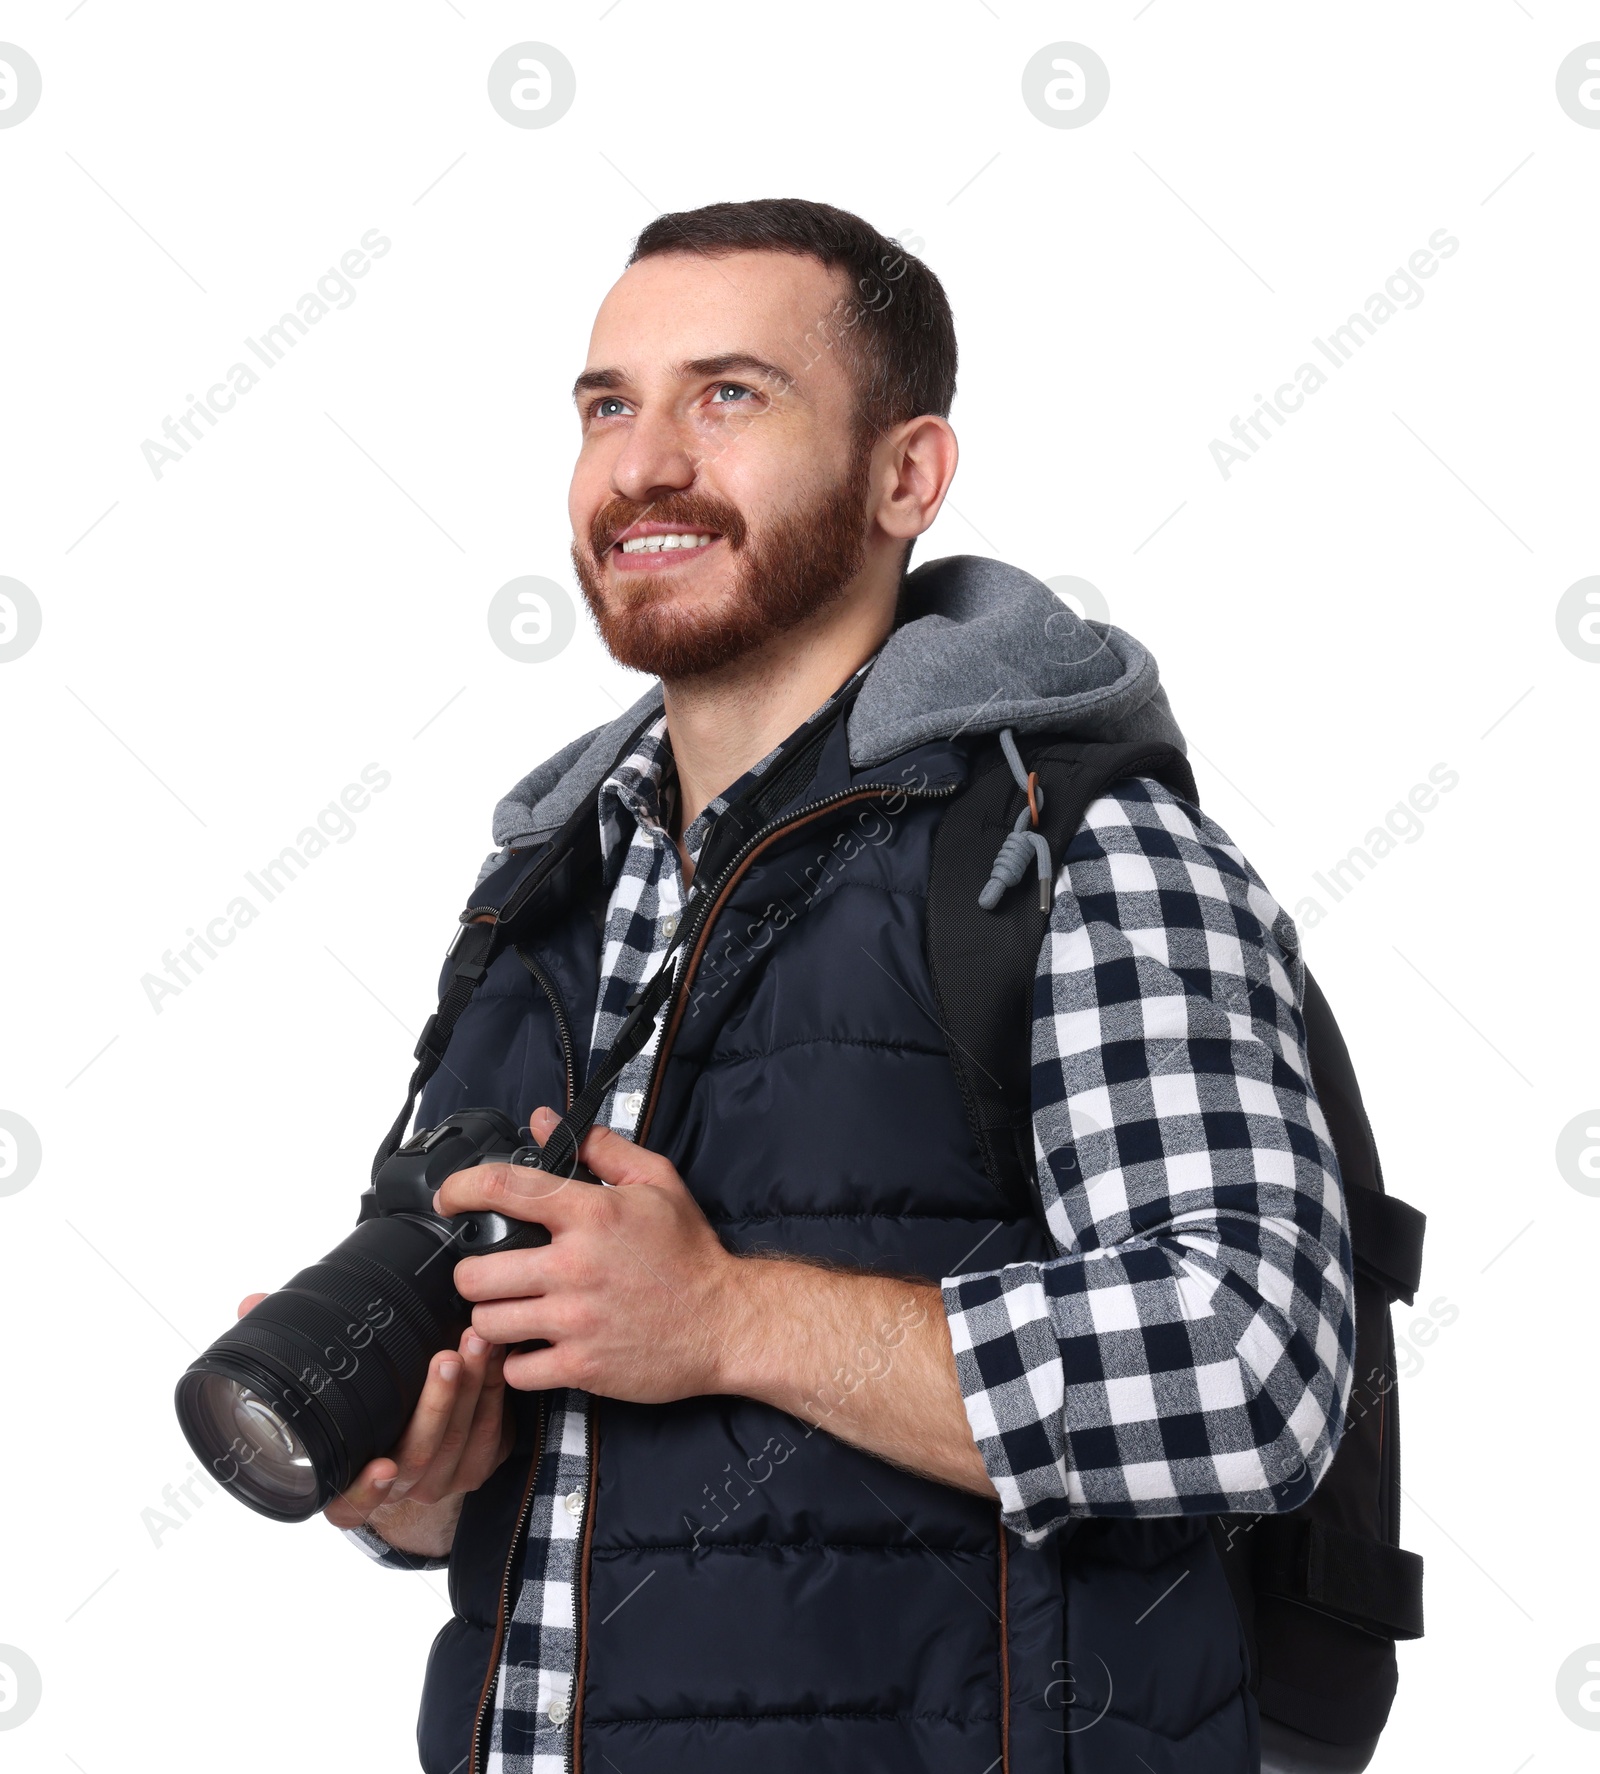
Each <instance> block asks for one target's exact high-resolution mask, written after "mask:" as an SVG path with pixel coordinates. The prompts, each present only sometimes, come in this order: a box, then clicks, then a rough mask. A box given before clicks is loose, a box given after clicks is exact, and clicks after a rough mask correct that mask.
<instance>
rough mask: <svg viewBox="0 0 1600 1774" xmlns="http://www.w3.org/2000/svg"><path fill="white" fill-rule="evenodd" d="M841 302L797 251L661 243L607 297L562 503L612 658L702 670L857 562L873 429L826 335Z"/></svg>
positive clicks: (800, 611) (803, 606) (807, 609)
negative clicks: (684, 248) (667, 250)
mask: <svg viewBox="0 0 1600 1774" xmlns="http://www.w3.org/2000/svg"><path fill="white" fill-rule="evenodd" d="M845 294H846V284H845V280H844V278H843V277H842V275H840V274H839V273H837V272H833V271H829V270H828V269H826V268H825V267H824V266H822V265H821V264H819V263H817V261H816V260H814V259H810V258H805V257H803V256H801V255H798V254H793V253H769V252H748V253H733V254H730V255H728V256H727V257H725V258H718V259H710V258H705V257H702V256H699V255H694V254H676V253H673V254H666V255H663V256H661V257H656V258H650V259H644V260H641V261H640V262H639V263H638V264H636V265H632V266H630V267H629V269H628V270H627V271H626V272H625V273H624V274H623V276H622V278H621V279H620V280H619V281H618V282H617V284H616V285H615V287H614V288H613V289H612V290H611V292H610V294H609V295H608V296H607V297H606V299H605V301H604V303H603V304H602V305H601V308H600V313H599V315H598V316H597V318H596V320H595V326H594V333H593V336H592V338H591V340H590V344H589V359H588V366H587V368H586V369H585V371H584V373H583V374H582V375H581V376H580V377H579V379H578V386H577V389H576V391H575V393H576V399H577V404H578V415H579V420H580V422H581V424H582V427H583V441H582V445H581V447H580V449H579V452H578V460H577V465H576V467H575V468H574V471H573V476H572V488H571V492H570V494H569V496H568V510H569V512H570V515H571V518H572V534H573V544H572V559H573V566H574V568H575V569H576V572H577V575H578V580H579V583H580V584H581V586H582V587H583V593H584V596H585V598H586V599H587V600H588V603H589V607H590V609H591V611H593V613H594V617H595V621H596V623H597V624H598V626H599V628H600V634H601V638H602V639H603V640H604V641H605V643H606V645H607V647H608V648H609V649H610V651H611V652H612V653H613V654H614V655H615V657H616V658H617V659H618V660H619V661H620V662H621V663H622V664H624V665H628V666H632V667H633V668H634V669H636V670H639V671H647V672H650V673H651V674H652V675H655V676H660V677H664V678H667V679H673V678H683V677H693V676H696V675H698V674H700V673H703V672H707V671H714V670H716V669H717V668H718V667H719V666H723V665H726V664H728V663H730V662H731V661H733V660H735V659H738V658H740V657H741V656H743V655H744V654H746V653H749V652H750V651H752V650H753V649H755V648H757V647H759V646H761V645H762V644H763V643H764V642H765V641H767V640H769V639H770V638H771V637H772V636H773V635H775V634H779V633H782V632H783V631H785V630H787V629H791V628H793V627H795V626H796V625H797V624H799V623H801V622H803V621H805V620H806V618H807V617H809V616H811V615H813V614H814V613H816V612H817V611H819V610H822V609H825V608H826V607H827V606H828V605H829V604H831V603H832V602H834V601H835V600H836V599H837V598H839V597H840V596H841V594H843V593H844V592H845V590H846V589H847V587H848V585H849V582H850V580H851V579H852V578H853V577H854V575H855V574H856V573H857V572H858V571H859V570H860V568H861V565H862V560H863V558H864V550H865V544H866V538H867V529H868V510H867V507H868V496H869V484H868V470H869V466H870V457H871V440H870V439H867V440H862V439H860V438H859V437H858V435H857V433H856V429H855V426H854V412H855V400H856V396H855V388H854V384H853V382H852V380H851V377H850V374H849V370H848V367H847V365H846V364H845V363H844V362H843V361H842V358H841V351H840V347H839V345H838V343H837V340H838V338H839V335H840V330H841V316H842V315H843V314H844V313H845V312H847V310H845V309H844V308H843V306H842V298H843V297H844V296H845ZM829 341H833V343H832V344H831V345H830V343H829Z"/></svg>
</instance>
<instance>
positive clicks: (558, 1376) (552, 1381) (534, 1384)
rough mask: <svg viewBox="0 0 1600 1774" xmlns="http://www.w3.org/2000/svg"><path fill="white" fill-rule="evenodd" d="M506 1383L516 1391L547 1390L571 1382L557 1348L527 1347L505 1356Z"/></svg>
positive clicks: (570, 1376)
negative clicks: (519, 1352) (518, 1353)
mask: <svg viewBox="0 0 1600 1774" xmlns="http://www.w3.org/2000/svg"><path fill="white" fill-rule="evenodd" d="M506 1384H507V1385H508V1386H510V1387H512V1388H513V1389H514V1390H515V1391H517V1392H547V1391H551V1390H554V1389H555V1388H557V1387H561V1386H569V1385H571V1384H572V1375H571V1374H570V1373H569V1372H568V1369H567V1365H566V1361H565V1358H564V1357H563V1356H562V1353H561V1351H560V1350H559V1349H528V1350H524V1351H523V1353H522V1354H520V1355H508V1356H507V1357H506Z"/></svg>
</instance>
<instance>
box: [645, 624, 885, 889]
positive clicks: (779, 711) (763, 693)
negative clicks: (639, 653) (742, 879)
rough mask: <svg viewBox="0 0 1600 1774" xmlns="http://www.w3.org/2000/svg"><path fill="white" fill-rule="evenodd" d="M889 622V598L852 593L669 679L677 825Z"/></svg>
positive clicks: (738, 772)
mask: <svg viewBox="0 0 1600 1774" xmlns="http://www.w3.org/2000/svg"><path fill="white" fill-rule="evenodd" d="M892 621H893V605H892V602H891V603H887V604H886V603H885V602H884V601H883V600H881V599H871V600H869V599H865V598H863V599H856V598H853V597H849V596H847V597H845V598H842V599H840V600H839V602H838V603H837V604H835V605H834V606H832V607H831V608H830V609H828V610H826V611H824V612H822V613H821V614H820V615H819V616H817V617H814V618H812V620H811V621H809V622H806V623H802V624H801V625H800V626H799V627H798V628H794V629H790V630H788V631H787V632H786V633H784V634H780V635H775V636H774V637H773V638H772V640H771V641H769V642H768V643H767V644H766V645H765V646H764V647H760V648H758V649H757V650H756V651H755V652H754V653H750V654H747V655H746V656H745V657H744V658H742V659H737V660H734V661H733V662H732V663H731V664H729V665H727V666H724V667H723V668H722V669H721V670H720V671H717V672H708V673H705V674H703V675H702V676H699V677H694V678H677V679H674V680H672V681H671V682H666V683H663V685H662V690H663V693H664V698H665V705H666V715H667V732H668V734H669V735H670V736H671V739H672V756H673V760H674V762H675V763H676V765H677V772H678V795H679V804H680V809H681V811H680V822H679V826H678V829H679V831H680V832H682V831H684V830H686V829H687V828H688V827H689V825H691V824H692V823H693V821H694V820H695V819H696V818H697V817H698V816H699V815H700V814H701V813H703V812H704V811H705V809H706V807H707V805H708V804H709V803H710V802H711V801H712V800H713V799H714V798H715V797H716V796H717V795H719V794H721V793H722V791H723V790H724V789H725V788H728V787H730V786H731V785H732V784H733V783H735V782H737V781H738V780H739V778H740V777H741V776H743V775H744V773H745V772H746V771H747V770H748V769H749V768H750V766H751V765H752V764H756V763H759V762H760V760H761V759H762V758H764V757H765V756H766V755H767V753H768V752H770V751H771V750H772V749H773V748H774V747H775V746H777V745H779V744H780V743H781V742H782V741H783V740H785V739H787V738H788V737H789V735H790V734H791V733H792V732H794V730H795V728H796V727H798V726H799V725H800V724H801V723H802V722H803V721H804V720H805V719H806V718H807V717H808V716H809V715H811V714H814V713H815V712H816V710H817V709H818V708H820V707H821V706H822V704H823V703H824V702H826V701H827V699H828V698H829V697H830V696H831V695H832V694H833V693H834V691H835V690H837V689H838V688H839V686H840V685H841V684H843V683H844V682H845V680H846V679H847V678H848V677H849V676H850V675H851V673H852V672H854V671H856V670H858V669H859V668H860V667H861V666H862V665H864V664H865V663H866V662H867V660H868V659H870V658H871V657H872V655H873V654H874V653H875V652H876V651H877V649H878V648H879V647H880V646H882V644H883V642H884V640H885V638H886V637H887V635H888V633H889V629H890V626H891V624H892ZM687 867H688V859H687V858H685V868H686V869H687Z"/></svg>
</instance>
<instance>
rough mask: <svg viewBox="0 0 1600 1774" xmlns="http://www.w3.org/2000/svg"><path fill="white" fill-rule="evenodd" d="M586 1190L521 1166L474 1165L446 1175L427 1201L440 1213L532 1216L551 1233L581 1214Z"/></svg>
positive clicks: (572, 1183)
mask: <svg viewBox="0 0 1600 1774" xmlns="http://www.w3.org/2000/svg"><path fill="white" fill-rule="evenodd" d="M592 1193H593V1191H592V1190H591V1189H589V1188H588V1186H587V1185H579V1184H577V1183H574V1182H573V1180H572V1179H571V1178H570V1177H563V1176H552V1175H551V1174H549V1173H548V1172H546V1171H542V1170H529V1169H528V1168H527V1166H526V1165H521V1164H475V1165H473V1166H472V1167H471V1169H469V1170H458V1171H456V1172H454V1174H453V1175H451V1176H448V1177H446V1178H445V1180H444V1182H443V1184H442V1185H441V1186H440V1188H439V1192H438V1193H437V1194H436V1195H435V1196H434V1198H433V1205H434V1209H435V1211H436V1212H438V1213H442V1214H458V1213H482V1212H484V1211H490V1212H494V1213H503V1214H505V1215H506V1216H507V1217H508V1218H510V1219H514V1220H532V1221H533V1222H534V1223H535V1224H537V1225H540V1226H548V1227H549V1228H550V1230H551V1231H552V1232H554V1231H556V1230H557V1229H558V1228H560V1227H563V1226H569V1225H572V1224H573V1223H574V1222H575V1221H576V1219H577V1218H578V1217H579V1216H581V1214H582V1213H583V1210H584V1208H585V1207H586V1206H589V1205H590V1204H589V1203H587V1202H585V1201H584V1199H583V1197H584V1196H585V1195H586V1194H592Z"/></svg>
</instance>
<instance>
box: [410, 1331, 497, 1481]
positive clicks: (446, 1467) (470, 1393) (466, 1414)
mask: <svg viewBox="0 0 1600 1774" xmlns="http://www.w3.org/2000/svg"><path fill="white" fill-rule="evenodd" d="M489 1354H490V1348H489V1343H488V1340H487V1338H484V1337H480V1336H479V1335H478V1334H477V1332H476V1331H473V1330H470V1329H469V1330H465V1331H463V1332H462V1333H461V1377H460V1379H459V1380H457V1382H456V1388H455V1393H456V1395H455V1400H454V1402H453V1403H452V1404H451V1406H450V1415H449V1418H448V1419H447V1421H446V1423H445V1426H444V1433H443V1434H442V1435H441V1436H440V1438H439V1447H438V1451H437V1452H436V1453H435V1454H434V1456H433V1458H432V1460H430V1461H429V1462H428V1469H427V1472H426V1474H425V1475H424V1476H425V1478H426V1480H427V1485H428V1488H429V1490H430V1491H436V1492H439V1493H441V1494H444V1493H448V1492H449V1491H451V1490H452V1489H454V1488H455V1486H454V1484H453V1482H452V1481H453V1480H454V1479H455V1476H456V1471H457V1469H458V1468H459V1466H460V1464H461V1456H462V1455H463V1453H465V1451H466V1446H467V1437H468V1436H469V1434H470V1433H471V1431H472V1419H473V1417H474V1415H475V1414H476V1412H477V1409H478V1396H479V1394H480V1392H481V1391H482V1390H483V1373H484V1369H485V1368H486V1367H487V1366H488V1365H489Z"/></svg>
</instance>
